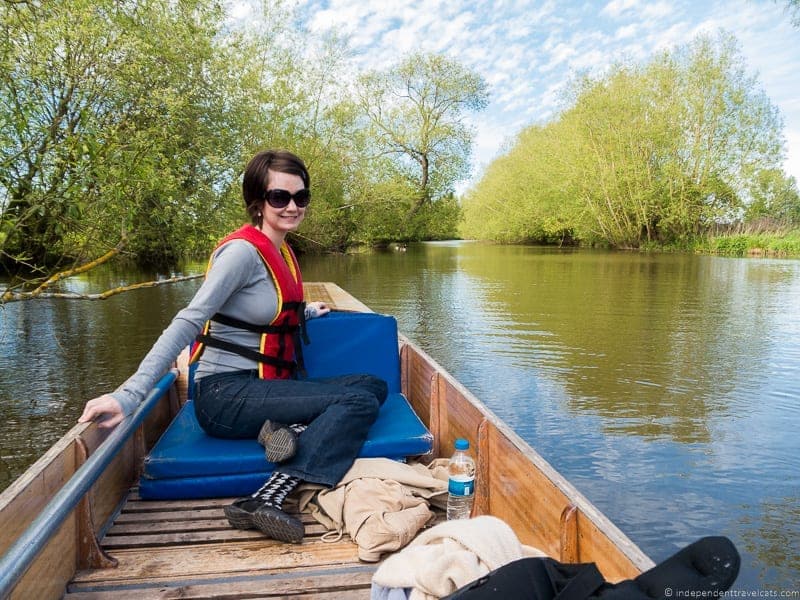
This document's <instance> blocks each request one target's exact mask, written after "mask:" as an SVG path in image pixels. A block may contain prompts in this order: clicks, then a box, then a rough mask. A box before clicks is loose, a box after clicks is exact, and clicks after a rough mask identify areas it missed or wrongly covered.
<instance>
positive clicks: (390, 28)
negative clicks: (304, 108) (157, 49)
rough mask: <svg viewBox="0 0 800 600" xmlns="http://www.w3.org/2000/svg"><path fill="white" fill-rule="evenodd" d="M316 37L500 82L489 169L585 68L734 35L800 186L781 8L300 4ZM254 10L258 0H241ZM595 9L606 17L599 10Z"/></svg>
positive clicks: (796, 43)
mask: <svg viewBox="0 0 800 600" xmlns="http://www.w3.org/2000/svg"><path fill="white" fill-rule="evenodd" d="M297 1H298V2H299V4H298V5H299V6H301V7H302V11H301V12H302V14H306V15H309V17H308V24H309V26H310V27H311V28H312V30H314V31H317V32H321V31H324V30H327V29H329V28H331V27H335V28H338V29H339V30H340V31H342V32H345V33H347V34H349V36H350V43H351V45H352V48H353V50H354V51H355V52H356V56H357V68H359V69H363V68H383V67H385V66H388V65H389V64H392V63H395V62H397V61H398V60H399V59H401V58H402V57H403V55H405V54H407V53H409V52H411V51H417V50H421V51H435V52H443V53H445V54H447V55H448V56H451V57H453V58H456V59H457V60H460V61H461V62H462V63H463V64H465V65H466V66H468V67H470V68H472V69H475V70H476V71H478V72H479V73H480V74H481V75H482V76H483V77H484V78H485V80H486V81H487V83H488V84H489V86H490V91H491V98H490V105H489V107H488V109H487V111H486V112H485V113H483V114H481V115H478V116H476V117H475V118H474V122H475V123H476V127H477V130H478V134H477V138H476V142H475V148H474V157H475V164H476V165H480V164H485V163H486V162H487V161H489V160H491V158H492V157H494V156H495V155H496V154H497V152H498V151H499V149H500V148H501V147H502V144H503V143H504V142H505V141H507V140H508V139H509V138H510V137H512V136H514V135H515V134H516V133H517V132H518V131H519V129H520V128H522V127H524V126H525V125H528V124H531V123H534V122H539V123H540V122H542V120H543V119H546V118H549V117H550V116H551V115H553V114H554V113H555V111H556V110H557V109H558V107H559V98H560V91H561V90H562V89H563V87H564V85H565V83H566V82H567V81H569V79H570V78H571V77H572V76H574V74H575V72H576V71H577V70H588V71H590V72H592V73H602V72H603V71H604V70H605V69H606V68H608V66H609V65H610V64H612V63H613V62H614V61H618V60H626V61H630V60H635V61H645V60H647V59H648V58H649V57H651V56H652V55H653V53H654V52H658V51H661V50H664V49H669V48H672V47H674V46H675V45H679V44H685V43H687V42H689V41H690V40H691V39H693V38H694V37H695V36H696V35H697V34H698V33H700V32H707V33H710V34H712V35H715V34H716V32H717V31H718V30H719V29H720V28H722V29H725V30H727V31H730V32H732V33H733V34H734V35H736V37H737V39H739V40H740V42H741V45H742V52H743V55H744V57H745V58H746V60H747V65H748V68H749V69H750V70H751V71H756V70H757V71H758V72H759V74H760V75H759V81H760V82H762V83H763V86H764V89H765V90H766V93H767V95H768V96H769V97H770V99H771V100H772V101H773V102H774V103H775V104H776V105H778V106H779V107H780V110H781V114H782V116H783V118H784V120H785V122H786V138H787V142H788V155H789V157H788V159H787V163H786V164H787V168H788V169H790V170H791V172H792V174H794V175H795V176H796V177H797V178H798V179H800V106H799V105H798V104H800V100H798V98H799V97H800V53H798V52H797V51H796V48H797V47H800V29H798V28H794V27H793V26H792V25H791V23H790V21H789V17H788V16H787V15H786V14H785V12H784V11H783V9H782V7H781V6H778V5H777V4H776V3H773V2H752V0H709V1H707V2H696V1H695V0H673V1H670V2H667V1H666V0H649V1H648V2H642V1H640V0H611V1H609V2H606V3H605V4H595V3H592V2H588V3H587V2H585V0H577V1H567V0H559V1H556V0H546V1H543V0H502V1H501V0H428V1H426V2H418V1H417V0H394V1H393V2H385V0H297ZM229 2H230V6H231V7H238V8H236V10H237V11H240V12H239V13H237V14H239V15H240V16H242V15H245V16H246V15H253V14H258V9H256V11H255V12H248V9H246V8H245V6H246V5H247V6H251V7H252V6H253V3H256V4H257V2H256V0H229ZM592 11H594V12H592Z"/></svg>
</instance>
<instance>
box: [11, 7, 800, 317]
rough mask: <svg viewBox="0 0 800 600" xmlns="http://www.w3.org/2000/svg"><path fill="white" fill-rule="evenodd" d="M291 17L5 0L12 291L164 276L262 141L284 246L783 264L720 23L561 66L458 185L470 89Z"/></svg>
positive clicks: (470, 76) (482, 94)
mask: <svg viewBox="0 0 800 600" xmlns="http://www.w3.org/2000/svg"><path fill="white" fill-rule="evenodd" d="M295 10H296V9H292V8H291V7H289V6H288V5H287V4H286V3H284V2H282V1H281V0H265V1H264V2H263V3H262V11H263V12H262V14H261V15H259V17H258V18H256V19H255V20H254V22H253V23H251V24H248V25H246V26H245V25H243V26H242V27H241V28H233V29H231V28H230V27H229V25H228V24H227V23H228V22H227V21H226V18H227V16H226V13H225V8H224V6H223V5H221V4H220V3H218V2H216V1H215V0H197V1H196V2H191V3H184V4H179V5H175V4H174V3H173V2H170V1H169V0H140V1H139V2H135V3H120V2H116V1H115V0H70V1H67V0H53V1H52V2H46V3H37V2H22V3H0V27H2V28H3V30H4V32H5V34H6V35H5V36H0V56H2V57H4V58H3V64H4V66H6V67H7V68H6V69H4V70H3V73H2V76H0V139H2V144H0V147H1V148H2V149H0V276H2V277H3V278H4V279H6V280H9V281H11V283H10V284H9V287H8V289H7V291H9V290H10V291H11V292H13V293H14V294H17V295H19V296H20V297H35V296H37V295H41V294H42V293H45V290H46V289H47V288H48V287H49V286H50V285H52V284H53V283H54V282H55V281H57V279H58V277H59V276H60V274H63V273H65V272H70V271H76V270H78V271H79V270H81V269H84V268H88V267H91V266H92V265H96V264H98V263H99V262H100V261H102V260H103V259H104V257H106V256H107V255H108V253H109V252H116V253H118V255H119V259H128V260H132V261H134V262H135V263H136V264H137V265H138V266H140V267H144V268H156V269H162V270H164V269H169V268H170V267H171V266H174V265H176V264H177V263H178V262H179V261H180V260H181V259H182V258H183V257H184V256H185V255H189V256H194V255H202V256H206V255H207V253H208V251H209V249H210V248H212V247H213V246H214V244H215V243H216V241H217V240H219V239H221V238H222V237H223V236H224V235H225V234H226V233H227V232H229V231H231V230H232V229H235V228H236V227H238V226H239V225H240V224H241V222H242V218H243V207H242V201H241V181H240V179H241V171H242V167H243V164H244V162H245V160H246V159H247V158H249V157H250V156H252V155H253V154H254V153H255V151H257V150H260V149H264V148H269V147H280V148H287V149H290V150H292V151H294V152H295V153H296V154H298V155H299V156H301V157H303V158H304V160H305V161H306V163H307V164H308V166H309V168H310V171H311V172H312V174H313V177H312V186H311V187H312V190H313V201H312V203H311V205H310V206H309V210H308V214H307V217H306V219H305V221H304V223H303V227H302V229H301V230H300V231H299V232H297V234H296V235H293V236H292V237H291V240H292V245H293V247H295V249H296V250H297V251H298V252H300V253H303V252H306V253H313V252H321V253H324V252H347V251H350V250H352V249H355V248H358V247H381V246H383V247H385V246H387V245H388V244H390V243H392V242H398V243H400V244H405V243H409V242H418V241H426V240H429V241H434V240H447V239H459V238H460V239H480V240H488V241H493V242H495V243H504V244H515V243H545V244H555V245H570V246H584V247H605V248H616V249H631V250H632V249H641V250H646V251H653V250H663V251H687V252H708V253H713V254H721V255H727V256H750V255H752V256H798V255H800V233H798V232H799V231H800V193H799V192H798V185H797V181H796V180H795V178H794V177H792V176H791V175H789V174H787V173H786V172H785V171H784V170H783V167H782V165H783V161H784V158H785V156H786V141H785V136H784V132H783V122H782V119H781V115H780V113H779V110H778V109H777V107H775V106H774V105H773V104H772V103H771V101H770V99H769V98H768V97H767V95H766V93H765V92H764V90H763V89H762V87H761V85H760V84H759V82H758V78H757V76H756V75H753V74H751V73H750V72H749V70H748V68H747V65H746V64H745V61H744V58H743V57H742V53H741V51H740V48H739V44H738V41H737V40H736V39H735V37H734V36H732V35H731V34H729V33H726V32H724V31H721V32H719V34H718V35H717V36H714V37H712V36H707V35H699V36H698V37H696V38H695V39H694V40H692V41H691V42H690V43H688V44H686V45H683V46H677V47H675V48H671V49H665V50H663V51H661V52H659V53H657V54H656V55H654V56H652V57H651V58H650V59H649V60H647V61H645V62H641V63H640V62H634V61H632V60H630V59H628V60H626V61H625V62H620V63H616V64H614V65H611V66H610V67H609V69H608V70H607V71H605V72H604V73H602V74H591V73H575V74H573V75H572V79H571V80H570V81H565V82H564V86H563V89H562V90H561V99H560V105H559V108H558V110H557V111H556V112H555V113H554V114H553V115H552V116H551V117H549V118H548V120H547V122H542V123H534V124H531V125H529V126H528V127H526V128H525V129H523V130H521V131H520V132H519V134H518V135H517V136H516V138H514V139H512V140H509V141H508V142H507V144H506V146H505V147H504V149H503V151H502V152H501V153H500V154H499V155H498V156H497V157H495V158H494V159H493V160H492V161H491V162H490V163H489V164H488V165H487V166H486V168H485V170H484V171H483V172H482V173H480V174H478V177H477V178H476V179H475V183H474V184H473V185H472V186H471V188H470V189H468V190H466V192H465V193H464V194H463V195H461V196H456V193H455V190H456V186H457V183H458V182H461V181H464V180H466V178H467V177H469V176H470V175H471V154H472V147H473V145H474V142H475V139H476V130H475V127H474V125H473V124H474V122H475V121H474V119H476V118H479V113H480V112H481V111H482V110H483V109H485V108H486V106H487V105H488V103H489V102H490V101H491V88H490V86H489V85H488V83H487V82H486V81H485V80H484V78H483V76H482V75H480V74H479V73H478V72H476V71H475V70H473V69H472V68H470V67H468V66H465V65H462V64H460V63H459V62H458V61H456V60H454V59H452V58H450V57H448V56H447V55H445V54H442V53H440V54H437V53H414V54H409V55H406V56H401V57H398V59H397V62H395V63H393V64H390V65H388V66H386V67H384V68H381V69H376V70H363V69H362V68H361V67H357V66H356V65H355V63H354V62H353V60H352V56H351V55H350V53H349V48H348V42H347V40H346V39H340V38H335V37H324V38H320V37H319V34H315V33H314V32H313V31H311V30H309V29H308V28H307V27H306V26H305V25H304V24H303V23H304V21H303V19H302V18H301V15H299V14H297V13H296V12H295ZM299 49H302V51H300V50H299ZM342 82H347V85H342ZM143 89H146V90H148V92H147V93H145V94H143V93H142V90H143ZM114 260H118V258H115V259H114ZM48 293H49V292H48ZM7 298H8V296H7V295H6V296H0V304H1V303H2V302H3V301H4V300H5V299H7Z"/></svg>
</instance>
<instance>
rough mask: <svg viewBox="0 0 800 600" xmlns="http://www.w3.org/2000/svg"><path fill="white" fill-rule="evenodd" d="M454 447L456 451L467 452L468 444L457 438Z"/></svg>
mask: <svg viewBox="0 0 800 600" xmlns="http://www.w3.org/2000/svg"><path fill="white" fill-rule="evenodd" d="M455 446H456V450H469V442H468V441H467V440H465V439H464V438H458V439H457V440H456V444H455Z"/></svg>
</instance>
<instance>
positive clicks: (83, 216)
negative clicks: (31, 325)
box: [0, 0, 238, 269]
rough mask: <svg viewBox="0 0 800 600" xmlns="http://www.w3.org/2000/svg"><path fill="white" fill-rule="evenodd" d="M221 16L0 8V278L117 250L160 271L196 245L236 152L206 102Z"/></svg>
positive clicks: (171, 7)
mask: <svg viewBox="0 0 800 600" xmlns="http://www.w3.org/2000/svg"><path fill="white" fill-rule="evenodd" d="M221 15H222V13H221V11H220V9H219V7H218V6H217V4H216V3H215V2H213V1H210V0H208V1H204V0H196V1H190V2H181V3H174V2H170V1H169V0H142V1H139V2H136V3H121V2H114V1H111V0H104V1H94V0H93V1H92V2H88V1H85V0H77V1H72V0H71V1H70V2H66V1H53V2H47V3H25V4H20V5H14V6H13V7H12V6H9V5H8V4H3V5H0V19H1V22H2V27H3V29H4V33H5V36H4V38H5V39H4V41H3V42H1V43H2V48H3V50H2V52H3V56H4V58H5V60H7V61H8V63H9V64H13V65H14V67H13V68H12V69H9V70H7V71H4V72H3V74H2V76H1V77H2V79H1V80H0V99H1V100H2V105H1V106H0V113H1V114H2V120H0V147H2V149H0V161H2V162H1V163H0V190H2V192H3V195H4V196H5V198H6V204H5V206H4V207H3V208H4V210H3V214H2V218H3V226H2V227H3V230H4V231H5V232H6V234H7V235H6V236H5V238H4V239H3V243H2V246H0V258H1V259H2V263H3V264H4V265H5V266H6V267H7V268H9V269H18V268H19V267H20V266H21V265H27V266H28V267H31V268H35V269H47V268H53V267H59V266H61V265H63V264H64V263H65V262H70V261H83V260H86V259H88V258H89V257H92V256H96V255H98V254H100V253H102V252H104V251H105V250H107V249H108V248H110V247H113V246H114V245H116V244H117V243H118V241H119V240H120V239H121V238H123V237H127V238H129V239H130V240H131V244H130V248H131V249H132V250H133V251H134V252H136V253H137V255H138V256H139V258H140V259H146V260H150V261H153V260H157V261H158V262H163V261H161V260H158V257H159V256H165V257H166V258H167V260H172V258H174V256H175V255H176V250H177V248H179V247H180V246H181V239H183V238H185V237H186V236H192V235H196V232H197V228H198V224H197V217H204V216H207V214H206V207H205V205H204V204H205V203H206V202H207V201H208V198H209V195H210V194H209V188H210V187H211V186H212V185H214V183H215V182H217V181H219V180H220V178H221V177H223V176H224V173H225V172H226V170H227V169H229V167H228V164H229V160H228V157H227V156H226V150H225V148H229V147H235V144H234V138H233V137H231V135H232V134H234V133H235V132H232V131H231V130H230V129H229V127H228V122H227V120H226V116H227V113H228V112H229V110H230V108H229V106H226V105H225V104H224V100H225V98H224V97H220V96H218V95H217V94H216V92H217V91H218V88H219V85H220V84H219V82H218V81H217V79H216V77H217V76H218V73H219V67H220V65H221V64H223V62H224V60H225V57H223V56H221V51H220V49H219V48H218V47H216V46H215V36H216V35H217V33H218V23H219V22H220V18H221ZM237 158H238V157H237ZM10 229H13V233H9V230H10ZM203 229H204V227H203V223H202V221H201V222H200V224H199V230H200V231H202V230H203Z"/></svg>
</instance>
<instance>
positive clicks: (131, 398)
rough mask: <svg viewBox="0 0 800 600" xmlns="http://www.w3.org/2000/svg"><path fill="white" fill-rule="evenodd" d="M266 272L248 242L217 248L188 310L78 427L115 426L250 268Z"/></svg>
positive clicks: (88, 409)
mask: <svg viewBox="0 0 800 600" xmlns="http://www.w3.org/2000/svg"><path fill="white" fill-rule="evenodd" d="M255 268H260V269H263V268H264V267H263V266H262V265H261V259H260V258H258V254H257V253H256V252H255V250H254V249H253V248H252V246H251V245H250V244H248V243H247V242H237V241H234V242H230V243H228V244H225V245H224V246H223V247H222V248H220V249H219V250H218V251H217V253H216V255H215V256H214V259H213V261H212V263H211V268H210V269H209V271H208V273H207V275H206V279H205V281H204V282H203V284H202V285H201V286H200V289H199V290H197V293H196V294H195V295H194V298H192V300H191V302H190V303H189V305H188V306H186V308H184V309H182V310H181V311H180V312H178V314H177V315H175V317H174V318H173V319H172V322H171V323H170V324H169V326H168V327H167V328H166V329H165V330H164V331H163V333H162V334H161V336H160V337H159V338H158V340H156V343H155V344H154V345H153V347H152V348H151V349H150V351H149V352H148V353H147V355H146V356H145V357H144V359H143V360H142V362H141V363H140V364H139V368H138V369H137V370H136V373H134V374H133V375H132V376H131V377H130V378H129V379H128V380H127V381H125V383H123V384H122V385H121V386H120V387H119V388H117V390H116V391H114V392H112V393H111V394H103V395H102V396H99V397H97V398H94V399H92V400H89V402H87V403H86V407H85V408H84V411H83V414H82V415H81V416H80V418H79V419H78V421H79V422H85V421H91V420H93V419H97V418H98V417H103V416H105V418H104V419H103V420H102V421H100V424H99V426H100V427H113V426H114V425H116V424H117V423H119V422H120V421H122V419H123V418H124V417H125V415H128V414H130V413H132V412H133V411H134V410H135V409H136V407H137V406H138V405H139V403H140V402H141V401H142V399H143V398H144V397H145V395H146V394H147V392H148V391H150V390H151V389H152V388H153V386H154V385H155V383H156V382H157V381H158V379H159V378H160V377H161V376H162V375H163V374H164V372H165V371H166V370H167V369H169V368H170V367H171V366H172V363H173V362H174V361H175V358H176V357H177V356H178V354H180V352H181V351H182V350H183V349H184V348H185V347H186V346H188V345H189V344H190V343H191V342H192V341H193V340H194V339H195V337H196V336H197V334H198V333H200V330H201V329H202V328H203V325H204V324H205V322H206V321H207V320H208V319H209V318H211V316H213V315H214V314H215V313H217V312H218V310H219V308H220V307H221V306H222V305H223V304H224V303H225V301H226V300H227V299H228V298H230V296H231V295H233V294H235V293H236V292H237V291H238V290H239V289H241V288H242V287H244V286H245V285H246V284H247V283H248V282H249V281H250V279H251V277H252V276H253V269H255Z"/></svg>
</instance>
